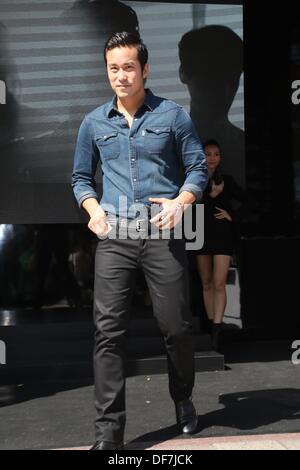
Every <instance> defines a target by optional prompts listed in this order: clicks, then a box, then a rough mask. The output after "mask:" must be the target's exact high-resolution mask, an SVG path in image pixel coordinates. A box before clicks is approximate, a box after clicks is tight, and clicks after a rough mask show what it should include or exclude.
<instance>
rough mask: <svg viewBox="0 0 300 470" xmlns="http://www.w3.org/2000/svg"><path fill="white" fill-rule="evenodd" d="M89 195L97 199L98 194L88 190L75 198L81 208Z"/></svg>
mask: <svg viewBox="0 0 300 470" xmlns="http://www.w3.org/2000/svg"><path fill="white" fill-rule="evenodd" d="M90 197H92V198H95V199H97V201H98V194H97V193H96V192H92V191H90V192H87V193H82V194H81V195H80V196H79V197H78V199H77V201H78V205H79V207H80V208H81V206H82V203H83V201H85V200H86V199H88V198H90Z"/></svg>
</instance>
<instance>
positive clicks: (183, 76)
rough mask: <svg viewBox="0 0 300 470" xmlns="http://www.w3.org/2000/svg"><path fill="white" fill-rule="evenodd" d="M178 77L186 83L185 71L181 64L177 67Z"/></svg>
mask: <svg viewBox="0 0 300 470" xmlns="http://www.w3.org/2000/svg"><path fill="white" fill-rule="evenodd" d="M179 78H180V81H181V82H182V83H187V76H186V74H185V72H184V71H183V68H182V66H181V65H180V67H179Z"/></svg>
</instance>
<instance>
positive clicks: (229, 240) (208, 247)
mask: <svg viewBox="0 0 300 470" xmlns="http://www.w3.org/2000/svg"><path fill="white" fill-rule="evenodd" d="M223 182H224V188H223V191H222V192H221V193H220V194H219V195H218V196H216V197H215V198H212V197H211V196H210V195H209V193H210V192H211V184H210V183H211V181H209V183H208V185H207V187H206V189H205V191H204V193H203V197H202V200H201V202H200V203H201V204H204V245H203V247H202V248H201V249H200V250H197V251H194V254H196V255H228V256H232V255H233V252H234V245H235V240H236V238H237V234H238V221H237V216H236V214H235V212H234V210H233V208H232V205H231V201H232V200H236V201H240V202H241V203H243V202H244V201H245V194H246V193H245V190H244V189H243V188H242V187H241V186H239V185H238V184H237V183H236V182H235V180H234V179H233V177H232V176H230V175H223ZM216 207H219V208H220V209H225V210H226V211H227V212H228V213H229V215H230V216H231V218H232V221H229V220H228V219H217V218H216V217H215V215H214V214H216V213H217V212H219V209H217V208H216Z"/></svg>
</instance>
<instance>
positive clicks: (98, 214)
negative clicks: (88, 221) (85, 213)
mask: <svg viewBox="0 0 300 470" xmlns="http://www.w3.org/2000/svg"><path fill="white" fill-rule="evenodd" d="M91 217H103V218H104V217H106V213H105V212H104V210H103V209H102V207H101V206H98V207H96V208H95V210H93V211H92V213H91Z"/></svg>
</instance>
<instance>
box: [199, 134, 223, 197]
mask: <svg viewBox="0 0 300 470" xmlns="http://www.w3.org/2000/svg"><path fill="white" fill-rule="evenodd" d="M209 145H214V146H215V147H218V149H219V150H220V152H221V147H220V144H219V142H217V141H216V140H215V139H209V140H206V141H205V142H204V144H203V148H204V150H205V148H206V147H208V146H209ZM211 180H214V182H215V184H221V183H222V181H223V176H222V173H221V172H220V169H219V165H218V166H217V168H216V169H215V171H214V174H213V175H212V178H211ZM208 190H209V192H210V191H211V181H210V183H209V184H208Z"/></svg>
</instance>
